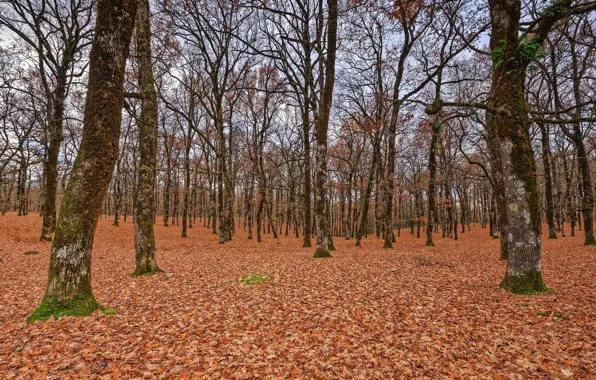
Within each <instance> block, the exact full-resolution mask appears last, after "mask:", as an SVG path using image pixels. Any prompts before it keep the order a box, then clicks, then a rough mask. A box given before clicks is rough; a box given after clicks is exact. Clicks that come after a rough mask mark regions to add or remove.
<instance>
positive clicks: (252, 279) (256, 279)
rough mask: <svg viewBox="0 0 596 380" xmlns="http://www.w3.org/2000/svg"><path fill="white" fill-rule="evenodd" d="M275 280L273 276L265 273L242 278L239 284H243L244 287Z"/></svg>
mask: <svg viewBox="0 0 596 380" xmlns="http://www.w3.org/2000/svg"><path fill="white" fill-rule="evenodd" d="M272 280H273V276H272V275H270V274H269V273H263V274H258V273H257V274H249V275H247V276H244V277H242V278H241V279H240V280H239V282H241V283H243V284H244V285H248V286H250V285H255V284H258V283H260V282H266V281H272Z"/></svg>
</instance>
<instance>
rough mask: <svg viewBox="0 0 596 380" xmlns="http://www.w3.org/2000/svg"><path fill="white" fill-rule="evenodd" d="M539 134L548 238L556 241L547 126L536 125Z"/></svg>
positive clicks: (542, 124)
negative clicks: (540, 138)
mask: <svg viewBox="0 0 596 380" xmlns="http://www.w3.org/2000/svg"><path fill="white" fill-rule="evenodd" d="M538 127H539V128H540V134H541V137H542V166H543V167H544V187H545V193H546V194H545V195H546V202H545V203H546V221H547V223H548V238H549V239H556V238H557V232H556V231H555V229H556V227H555V211H554V202H553V177H552V174H551V173H552V172H551V168H550V162H551V152H550V138H549V135H548V129H547V126H546V125H544V123H538Z"/></svg>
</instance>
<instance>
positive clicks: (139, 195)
mask: <svg viewBox="0 0 596 380" xmlns="http://www.w3.org/2000/svg"><path fill="white" fill-rule="evenodd" d="M137 1H138V2H139V4H138V8H137V24H136V34H137V41H136V43H137V61H138V64H139V87H140V93H141V101H142V103H141V117H140V123H139V153H140V158H139V170H138V173H139V175H138V182H137V189H136V197H135V202H136V204H135V210H134V211H135V237H134V239H135V251H136V257H135V258H136V260H135V261H136V268H135V270H134V272H133V273H132V275H133V276H140V275H151V274H155V273H157V272H159V271H160V270H159V267H158V266H157V259H156V257H155V234H154V232H153V220H154V219H155V178H156V175H157V118H158V116H157V95H156V93H155V83H154V80H153V64H152V62H151V22H150V20H149V15H150V13H149V2H148V0H137ZM186 196H187V194H186ZM186 200H187V199H186Z"/></svg>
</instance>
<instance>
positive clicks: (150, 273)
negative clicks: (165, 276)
mask: <svg viewBox="0 0 596 380" xmlns="http://www.w3.org/2000/svg"><path fill="white" fill-rule="evenodd" d="M160 272H163V271H162V270H161V269H159V268H157V269H143V268H136V269H135V270H134V272H132V273H131V274H129V276H130V277H140V276H153V275H156V274H158V273H160Z"/></svg>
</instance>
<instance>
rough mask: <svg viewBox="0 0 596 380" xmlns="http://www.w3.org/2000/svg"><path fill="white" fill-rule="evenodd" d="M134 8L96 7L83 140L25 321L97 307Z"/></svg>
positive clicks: (123, 3)
mask: <svg viewBox="0 0 596 380" xmlns="http://www.w3.org/2000/svg"><path fill="white" fill-rule="evenodd" d="M136 8H137V1H136V0H104V1H100V2H99V3H98V7H97V19H96V26H95V36H94V40H93V47H92V49H91V54H90V64H89V83H88V86H87V97H86V102H85V112H84V119H83V125H84V127H83V137H82V140H81V146H80V149H79V152H78V154H77V157H76V159H75V162H74V166H73V169H72V172H71V176H70V180H69V181H68V186H67V188H66V192H65V194H64V199H63V201H62V206H61V208H60V217H59V219H58V223H57V226H56V235H55V239H54V242H53V244H52V252H51V256H50V269H49V273H48V284H47V289H46V293H45V297H44V299H43V301H42V302H41V305H40V306H39V307H38V308H37V309H36V310H35V311H34V312H33V314H32V315H31V316H30V317H29V318H28V322H32V321H35V320H45V319H48V318H49V317H51V316H54V317H55V318H58V317H60V316H62V315H76V316H84V315H89V314H91V313H92V312H93V311H94V310H96V309H97V308H101V306H100V305H99V304H98V303H97V301H96V300H95V297H94V296H93V292H92V289H91V249H92V247H93V238H94V235H95V229H96V227H97V221H98V218H99V214H100V212H101V204H102V201H103V197H104V195H105V192H106V189H107V187H108V185H109V183H110V179H111V177H112V172H113V170H114V164H115V163H116V160H117V156H118V143H119V138H120V123H121V120H122V105H123V82H124V69H125V65H126V58H127V57H128V52H129V45H130V38H131V34H132V29H133V26H134V20H135V14H136Z"/></svg>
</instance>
